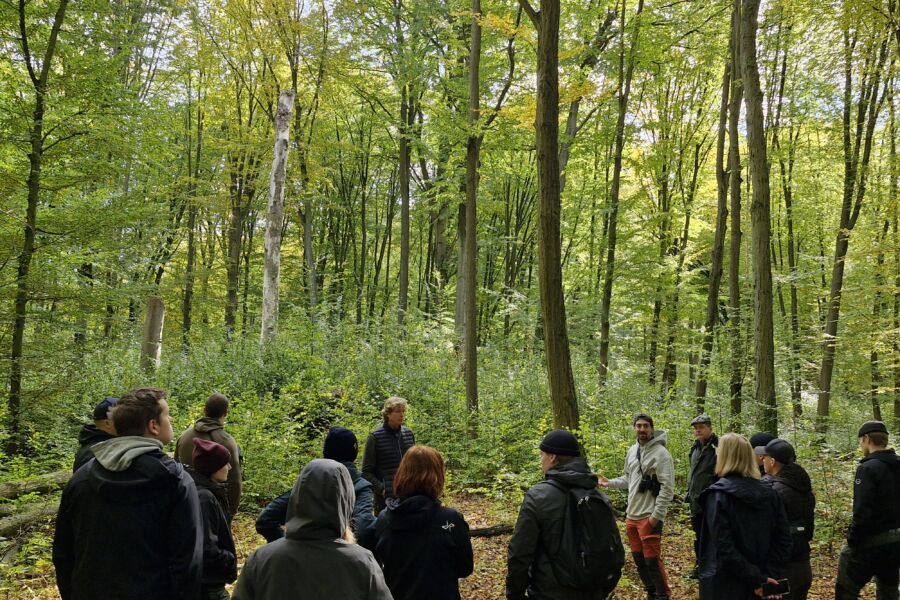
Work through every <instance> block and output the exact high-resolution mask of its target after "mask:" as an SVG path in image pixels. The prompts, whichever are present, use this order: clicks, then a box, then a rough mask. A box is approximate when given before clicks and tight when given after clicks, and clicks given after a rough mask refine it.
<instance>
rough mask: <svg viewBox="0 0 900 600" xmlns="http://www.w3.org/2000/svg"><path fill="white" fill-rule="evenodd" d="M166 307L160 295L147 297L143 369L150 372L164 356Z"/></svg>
mask: <svg viewBox="0 0 900 600" xmlns="http://www.w3.org/2000/svg"><path fill="white" fill-rule="evenodd" d="M165 316H166V307H165V306H164V305H163V301H162V299H161V298H160V297H159V296H150V297H149V298H148V299H147V311H146V315H145V317H144V319H145V321H144V334H143V336H142V338H141V369H142V370H144V372H147V373H150V372H152V371H154V370H155V369H156V368H158V367H159V361H160V357H161V356H162V333H163V321H164V320H165Z"/></svg>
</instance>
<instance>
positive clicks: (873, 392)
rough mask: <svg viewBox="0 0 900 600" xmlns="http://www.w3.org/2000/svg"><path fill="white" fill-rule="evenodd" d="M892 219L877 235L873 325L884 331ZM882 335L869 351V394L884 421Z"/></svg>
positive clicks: (875, 412) (875, 416)
mask: <svg viewBox="0 0 900 600" xmlns="http://www.w3.org/2000/svg"><path fill="white" fill-rule="evenodd" d="M890 228H891V221H890V219H885V220H884V225H883V226H882V228H881V232H880V233H879V234H878V235H876V236H875V244H876V245H877V246H878V254H877V255H876V257H875V297H874V299H873V300H872V327H873V328H874V329H875V331H882V330H883V327H884V324H883V323H882V322H881V305H882V303H883V302H884V300H883V299H882V296H881V290H882V288H883V287H884V283H885V281H884V242H885V240H886V239H887V236H888V233H889V232H890V230H891V229H890ZM879 337H880V336H877V335H876V336H873V339H872V351H871V352H870V353H869V366H870V368H871V371H872V381H871V385H870V387H869V395H870V397H871V400H872V418H873V419H875V420H876V421H882V420H883V419H882V418H881V402H880V401H879V397H878V396H879V394H880V393H881V368H880V364H879V356H878V344H879V342H880V340H879Z"/></svg>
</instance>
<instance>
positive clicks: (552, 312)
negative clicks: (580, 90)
mask: <svg viewBox="0 0 900 600" xmlns="http://www.w3.org/2000/svg"><path fill="white" fill-rule="evenodd" d="M519 4H520V5H521V6H522V8H523V10H525V12H526V13H527V14H528V16H529V18H531V21H532V22H533V23H534V26H535V28H536V29H537V32H538V47H537V54H538V62H537V114H536V116H535V145H536V146H537V164H538V189H539V193H540V218H539V223H540V225H539V229H538V264H539V268H540V295H541V314H542V315H543V319H544V343H545V352H546V355H547V375H548V379H549V382H550V401H551V403H552V407H553V424H554V426H555V427H565V428H568V429H577V428H578V427H579V417H578V398H577V396H576V394H575V378H574V375H573V374H572V364H571V358H570V355H569V333H568V330H567V328H566V305H565V296H564V295H563V281H562V262H561V261H562V247H561V240H560V210H561V207H560V190H559V174H560V171H559V16H560V5H559V0H544V1H542V2H541V10H540V13H538V12H536V11H535V10H534V8H533V7H532V6H531V4H530V3H529V2H528V0H519ZM473 234H474V232H473V231H472V230H471V228H470V231H469V235H473Z"/></svg>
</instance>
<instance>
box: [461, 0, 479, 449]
mask: <svg viewBox="0 0 900 600" xmlns="http://www.w3.org/2000/svg"><path fill="white" fill-rule="evenodd" d="M479 19H481V0H472V41H471V44H470V47H469V119H468V125H469V139H468V142H467V144H466V225H467V227H468V235H467V236H466V254H465V266H466V281H467V282H469V285H467V286H466V287H465V306H466V325H465V331H466V335H465V343H464V347H465V352H464V354H465V372H466V408H467V409H468V411H469V416H468V432H469V437H471V438H474V437H476V436H477V434H478V349H477V345H476V344H477V331H476V330H477V325H478V320H477V318H476V306H475V301H476V297H477V295H476V293H475V292H476V286H475V282H476V281H477V280H478V274H477V269H476V266H477V264H478V241H477V238H478V235H477V232H478V210H477V206H478V205H477V202H478V179H479V173H478V161H479V159H480V154H481V134H480V133H479V131H478V120H479V116H480V115H479V113H480V111H481V106H480V104H481V102H480V101H481V97H480V96H481V78H480V69H481V25H480V24H479Z"/></svg>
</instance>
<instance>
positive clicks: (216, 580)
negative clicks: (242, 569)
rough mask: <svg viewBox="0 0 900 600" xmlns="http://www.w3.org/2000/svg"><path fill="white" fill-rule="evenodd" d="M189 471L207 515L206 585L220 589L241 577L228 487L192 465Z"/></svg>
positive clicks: (204, 549)
mask: <svg viewBox="0 0 900 600" xmlns="http://www.w3.org/2000/svg"><path fill="white" fill-rule="evenodd" d="M185 470H186V471H187V472H188V474H190V476H191V477H192V478H193V479H194V483H195V484H196V485H197V496H198V498H199V499H200V513H201V516H202V517H203V587H204V588H219V587H222V586H224V585H225V584H226V583H232V582H233V581H234V580H235V579H237V558H236V556H235V549H234V538H233V537H232V536H231V527H229V525H228V519H227V518H226V517H225V514H226V513H225V508H226V507H227V506H228V496H227V487H226V485H225V484H224V483H217V482H215V481H213V480H212V479H210V478H209V477H207V476H206V475H204V474H203V473H198V472H197V471H194V470H193V469H191V468H190V467H185Z"/></svg>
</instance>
